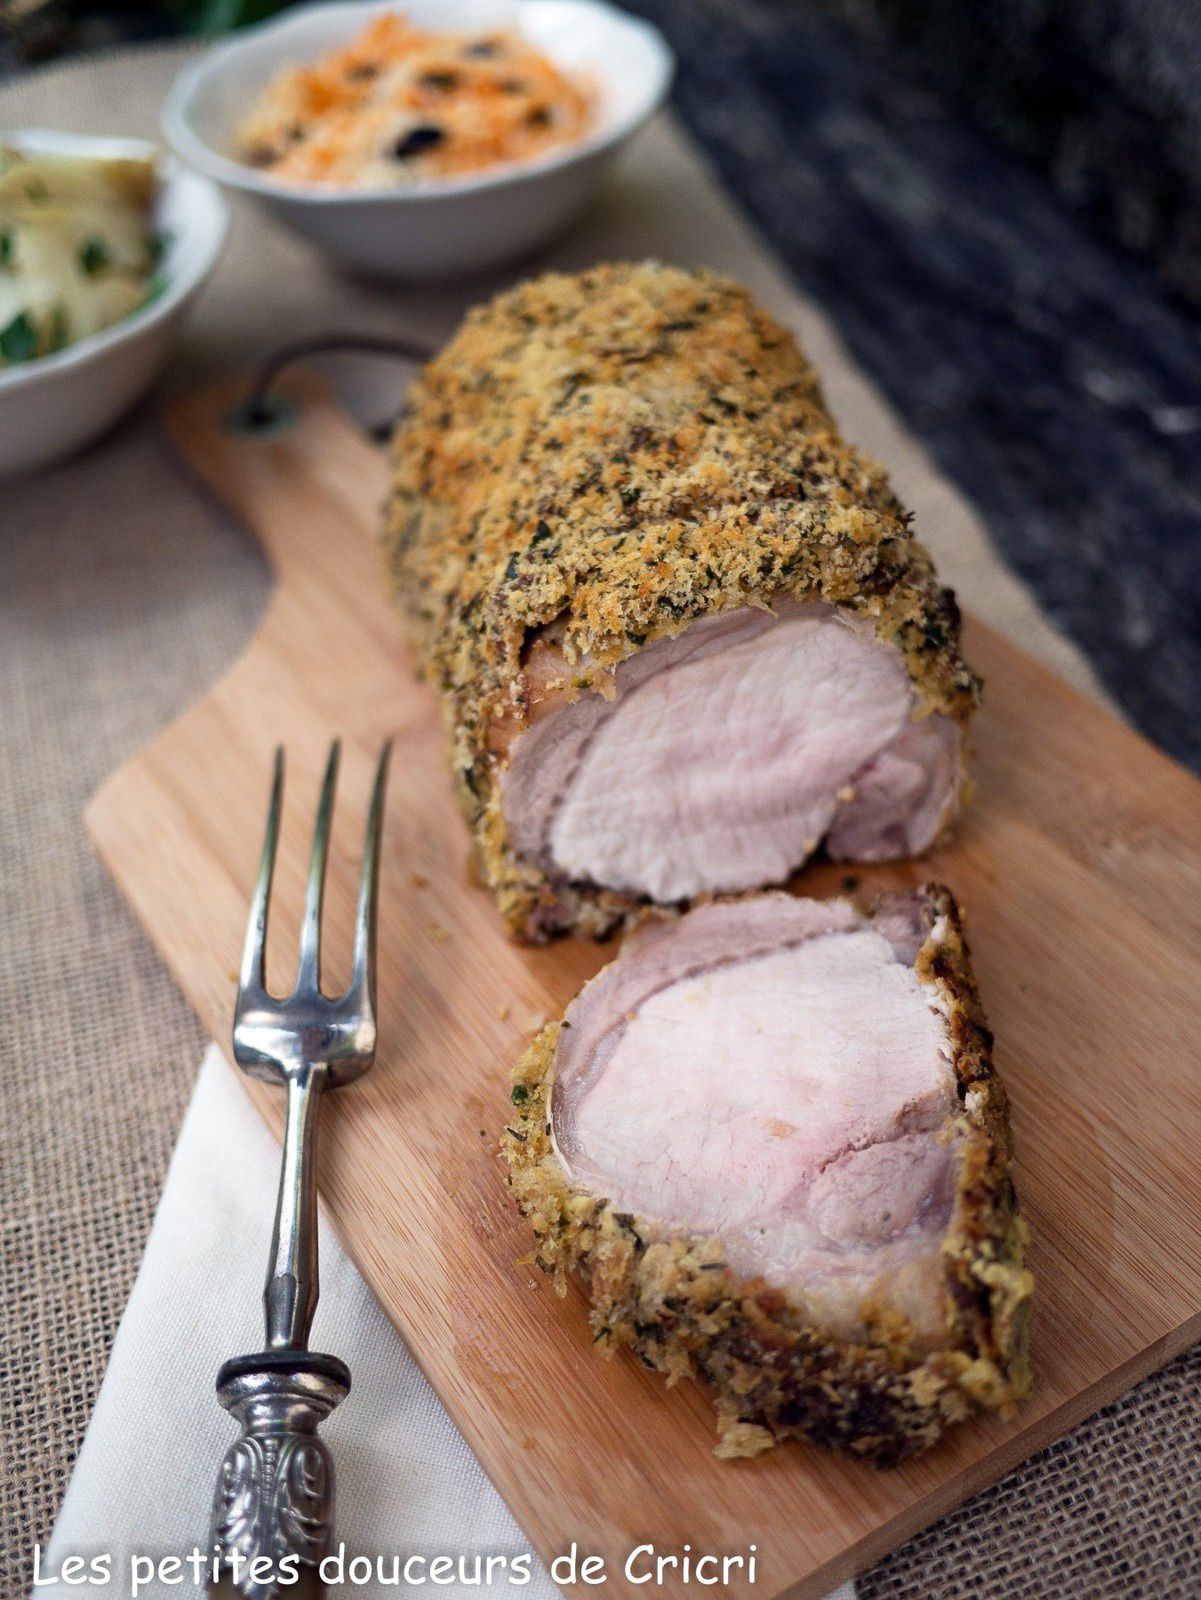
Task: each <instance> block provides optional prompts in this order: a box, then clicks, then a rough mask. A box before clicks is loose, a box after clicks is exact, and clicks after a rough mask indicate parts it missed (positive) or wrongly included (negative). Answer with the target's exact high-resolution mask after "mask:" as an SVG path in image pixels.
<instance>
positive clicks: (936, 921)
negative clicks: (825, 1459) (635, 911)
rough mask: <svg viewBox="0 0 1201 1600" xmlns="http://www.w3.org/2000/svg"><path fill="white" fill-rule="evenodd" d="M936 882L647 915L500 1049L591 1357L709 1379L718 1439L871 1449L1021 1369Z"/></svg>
mask: <svg viewBox="0 0 1201 1600" xmlns="http://www.w3.org/2000/svg"><path fill="white" fill-rule="evenodd" d="M991 1042H992V1041H991V1035H990V1034H989V1032H988V1029H987V1027H986V1025H985V1022H984V1016H983V1013H982V1011H981V1009H980V1003H979V999H978V996H977V994H976V988H975V983H974V981H973V979H972V974H971V967H970V962H969V957H968V951H967V945H966V943H965V941H964V938H963V929H962V922H961V920H960V916H959V911H958V908H957V907H956V905H955V902H954V899H953V898H952V896H951V894H950V892H949V891H948V890H946V889H943V888H940V887H939V886H937V885H932V886H930V887H928V888H926V889H923V890H918V891H913V892H909V893H902V894H893V895H886V896H884V897H882V898H881V899H880V900H879V901H878V902H877V903H876V905H875V906H874V908H873V909H872V910H871V911H870V912H865V911H863V910H861V909H860V908H859V907H857V906H856V905H854V904H853V903H852V902H850V901H849V900H845V899H843V900H826V901H819V900H801V899H794V898H793V897H791V896H790V895H787V894H781V893H770V894H758V895H752V896H744V897H741V898H738V899H731V900H721V901H712V902H708V903H706V904H703V905H700V906H698V907H695V908H694V909H693V910H691V911H689V912H687V913H685V914H684V915H682V916H670V915H668V914H665V913H654V914H648V915H645V916H644V917H643V919H642V920H641V922H640V923H639V925H638V926H637V927H636V928H635V929H634V930H633V931H632V932H631V933H630V934H629V935H628V936H627V938H626V941H625V943H624V945H623V947H622V950H621V953H620V955H619V956H618V957H617V959H616V960H615V961H613V962H611V963H610V964H609V966H607V967H605V968H604V969H603V970H602V971H601V972H600V973H598V974H597V976H596V977H595V978H593V979H592V981H591V982H590V983H587V984H585V986H584V987H583V989H581V990H580V992H579V994H578V995H577V996H576V998H575V999H574V1000H573V1001H572V1003H571V1005H570V1006H569V1007H568V1009H567V1012H566V1014H565V1015H564V1018H563V1020H562V1022H561V1023H560V1024H557V1025H551V1026H549V1027H547V1028H544V1029H543V1030H542V1032H541V1033H540V1034H539V1035H538V1036H537V1037H536V1038H535V1039H534V1040H533V1042H532V1043H531V1045H530V1047H529V1049H528V1050H527V1051H526V1053H525V1055H524V1056H523V1058H522V1060H521V1062H520V1063H519V1065H518V1067H517V1069H516V1071H515V1073H514V1079H513V1087H512V1120H511V1124H510V1126H509V1127H508V1128H507V1129H506V1134H505V1140H504V1150H505V1155H506V1157H507V1160H508V1165H509V1183H510V1186H511V1187H512V1190H513V1193H514V1196H515V1198H516V1200H517V1203H518V1205H519V1206H520V1208H521V1210H522V1212H523V1213H524V1214H525V1216H526V1217H527V1218H528V1219H529V1221H530V1223H531V1224H532V1226H533V1229H534V1234H535V1240H536V1244H535V1252H534V1259H535V1260H537V1261H538V1262H539V1264H540V1265H541V1266H542V1267H543V1268H544V1269H545V1270H546V1271H547V1272H549V1273H551V1274H552V1275H553V1277H554V1279H555V1282H556V1285H557V1286H558V1287H559V1289H560V1290H561V1291H562V1290H564V1288H565V1280H566V1274H567V1272H568V1271H569V1270H570V1271H574V1272H575V1273H577V1274H578V1275H579V1276H580V1277H581V1278H582V1280H583V1282H584V1283H585V1285H586V1287H587V1290H588V1295H589V1299H590V1302H591V1307H592V1313H591V1314H592V1324H593V1330H594V1334H595V1338H596V1342H597V1345H598V1348H599V1349H600V1350H601V1351H602V1353H606V1354H607V1353H610V1352H611V1351H613V1350H615V1349H619V1348H621V1347H623V1346H624V1347H626V1348H629V1349H632V1350H634V1351H635V1352H636V1353H637V1354H638V1356H639V1357H640V1358H641V1359H642V1360H643V1361H644V1362H645V1363H646V1364H647V1365H648V1366H650V1367H653V1368H655V1369H657V1370H658V1371H660V1372H662V1373H664V1374H665V1375H666V1376H667V1377H668V1378H669V1379H673V1380H674V1379H676V1378H679V1377H682V1376H684V1375H685V1374H694V1375H700V1376H703V1377H705V1378H707V1379H709V1380H710V1382H712V1384H713V1385H714V1387H715V1390H716V1399H717V1412H718V1430H719V1435H720V1442H719V1445H718V1453H719V1454H721V1455H725V1456H736V1455H750V1454H754V1453H755V1452H756V1451H758V1450H762V1449H765V1448H767V1447H768V1446H769V1445H771V1444H774V1443H775V1442H776V1441H777V1440H779V1439H781V1438H783V1437H786V1436H787V1435H789V1434H795V1433H803V1434H806V1435H808V1436H809V1437H810V1438H812V1439H815V1440H817V1441H819V1442H821V1443H824V1444H829V1445H834V1446H837V1447H839V1448H842V1449H846V1450H849V1451H852V1452H853V1453H855V1454H857V1455H860V1456H864V1457H866V1458H868V1459H870V1460H872V1461H875V1462H877V1463H878V1464H880V1465H891V1464H893V1463H895V1462H897V1461H900V1460H902V1459H904V1458H905V1457H906V1456H908V1455H911V1454H912V1453H913V1452H914V1451H916V1450H921V1449H924V1448H925V1447H926V1446H928V1445H930V1444H932V1443H933V1442H934V1440H935V1439H937V1438H938V1436H939V1435H940V1433H941V1432H942V1430H943V1429H944V1428H945V1427H946V1426H947V1425H948V1424H950V1423H953V1422H959V1421H962V1420H963V1418H965V1417H966V1416H968V1415H969V1414H970V1413H971V1412H973V1411H980V1410H992V1409H999V1410H1001V1411H1004V1412H1007V1411H1009V1410H1010V1409H1011V1408H1012V1406H1013V1404H1014V1402H1015V1401H1016V1400H1017V1399H1019V1398H1020V1397H1021V1396H1022V1395H1023V1394H1025V1393H1026V1392H1027V1390H1028V1388H1029V1385H1030V1374H1029V1364H1028V1356H1027V1348H1028V1329H1029V1308H1030V1298H1031V1293H1032V1286H1033V1280H1032V1278H1031V1276H1030V1273H1029V1271H1028V1270H1027V1269H1026V1267H1025V1264H1024V1253H1025V1246H1026V1228H1025V1224H1024V1222H1023V1221H1022V1218H1021V1215H1020V1213H1019V1211H1018V1206H1017V1197H1016V1194H1015V1191H1014V1184H1013V1179H1012V1175H1011V1172H1010V1137H1009V1125H1008V1115H1007V1106H1006V1100H1005V1092H1004V1089H1003V1087H1002V1085H1001V1084H1000V1082H999V1080H998V1079H997V1076H996V1073H995V1072H994V1071H993V1067H992V1061H991V1055H990V1050H991Z"/></svg>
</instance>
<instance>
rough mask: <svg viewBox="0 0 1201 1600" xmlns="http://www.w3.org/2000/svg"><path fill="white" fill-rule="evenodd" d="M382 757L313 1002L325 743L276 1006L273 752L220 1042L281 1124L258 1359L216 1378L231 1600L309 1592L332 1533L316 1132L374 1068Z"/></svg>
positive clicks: (225, 1576) (219, 1499)
mask: <svg viewBox="0 0 1201 1600" xmlns="http://www.w3.org/2000/svg"><path fill="white" fill-rule="evenodd" d="M390 748H391V747H390V746H385V748H384V750H383V753H382V754H381V756H380V759H379V765H378V767H377V769H376V774H375V786H374V789H373V791H372V795H371V809H370V811H369V813H368V816H367V837H366V842H365V844H364V847H363V867H362V876H361V879H360V883H359V900H358V912H357V917H356V925H355V944H354V969H353V972H352V974H351V980H350V987H349V989H348V990H347V991H346V993H345V994H344V995H341V996H340V997H338V998H337V999H330V998H328V997H327V996H326V995H325V994H323V993H322V990H321V907H322V902H323V900H324V895H325V864H326V859H327V857H328V855H329V835H330V821H331V818H332V815H333V808H334V789H335V786H336V784H337V777H338V755H339V745H338V742H337V741H336V740H335V741H334V744H333V746H332V747H331V749H330V754H329V762H328V764H327V765H326V769H325V780H324V782H323V784H322V786H321V800H320V803H319V805H318V807H317V822H316V826H315V828H314V830H313V848H312V854H311V857H310V861H309V881H308V889H307V891H306V894H305V902H304V917H303V921H302V924H301V935H300V963H299V968H298V971H297V975H296V984H295V987H294V989H293V990H292V993H291V994H290V995H288V997H287V998H286V999H282V1000H277V999H275V998H274V997H273V996H271V995H270V994H268V993H267V982H266V978H267V969H266V945H267V912H268V907H269V905H270V900H271V879H272V875H273V872H274V867H275V852H276V846H277V844H278V841H279V818H280V808H281V804H282V801H283V789H284V757H283V751H282V750H277V751H276V753H275V776H274V781H273V783H272V786H271V806H270V809H269V811H268V813H267V832H266V837H265V838H264V840H263V855H262V861H261V863H260V866H259V875H258V881H257V883H256V884H255V889H254V897H253V899H252V901H251V905H250V921H249V925H248V926H247V929H246V946H245V950H244V952H243V955H242V970H241V975H240V978H239V982H238V998H237V1005H236V1008H235V1011H234V1031H233V1043H234V1059H235V1060H236V1061H237V1063H238V1065H239V1066H240V1067H241V1068H242V1070H243V1072H247V1073H249V1074H250V1076H251V1077H252V1078H261V1079H262V1080H264V1081H265V1082H268V1083H281V1082H282V1083H283V1084H284V1086H285V1088H286V1089H287V1095H288V1101H287V1122H286V1125H285V1128H284V1147H283V1160H282V1164H281V1168H280V1177H279V1197H278V1200H277V1201H276V1207H275V1229H274V1232H273V1233H272V1236H271V1261H270V1265H269V1266H268V1269H267V1282H266V1285H265V1287H264V1289H263V1307H264V1312H265V1321H266V1342H265V1346H264V1348H263V1349H262V1350H260V1351H258V1352H256V1353H255V1354H253V1355H247V1356H238V1357H236V1358H235V1359H234V1360H233V1361H227V1362H226V1363H225V1365H224V1366H223V1367H222V1368H221V1371H220V1372H219V1373H218V1374H217V1398H218V1399H219V1400H220V1402H221V1404H222V1405H223V1406H224V1407H225V1409H226V1410H227V1411H229V1412H232V1413H233V1415H234V1416H235V1417H236V1418H237V1419H238V1421H239V1422H240V1423H241V1425H242V1432H241V1435H240V1437H239V1438H238V1440H237V1441H236V1442H235V1443H234V1444H232V1445H231V1446H230V1448H229V1450H228V1451H227V1452H226V1455H225V1459H224V1461H223V1462H222V1465H221V1474H220V1477H219V1479H218V1483H217V1493H216V1497H215V1499H214V1502H213V1521H212V1542H213V1546H214V1547H215V1549H214V1551H213V1554H214V1556H215V1559H216V1561H217V1563H218V1566H219V1570H220V1574H221V1576H220V1579H219V1580H218V1581H217V1583H216V1584H215V1585H214V1591H215V1592H217V1593H227V1594H228V1593H234V1592H238V1593H241V1594H243V1595H245V1596H247V1597H248V1600H274V1597H275V1596H276V1595H277V1594H280V1593H282V1594H285V1595H287V1596H290V1597H295V1600H298V1597H299V1596H301V1595H304V1594H315V1593H320V1587H319V1585H318V1584H317V1582H316V1577H317V1574H316V1568H317V1567H318V1566H319V1564H320V1562H321V1559H322V1557H323V1556H324V1555H325V1554H326V1552H327V1551H328V1549H329V1547H330V1542H331V1537H332V1532H333V1513H334V1472H333V1463H332V1461H331V1459H330V1455H329V1451H328V1450H327V1449H326V1447H325V1444H324V1443H323V1441H322V1440H321V1439H320V1438H319V1437H318V1434H317V1426H318V1424H319V1423H320V1422H321V1421H322V1420H323V1419H324V1418H325V1417H326V1416H328V1415H329V1413H330V1412H331V1411H332V1410H333V1409H334V1407H335V1406H337V1405H338V1404H339V1403H340V1402H341V1401H342V1400H344V1399H345V1398H346V1395H347V1394H348V1393H349V1391H350V1373H349V1371H348V1370H347V1368H346V1365H345V1363H344V1362H341V1361H339V1360H338V1359H337V1357H336V1356H328V1355H319V1354H317V1353H316V1352H314V1351H310V1350H309V1348H308V1340H309V1329H310V1328H311V1326H312V1321H313V1312H314V1311H315V1310H316V1307H317V1297H318V1293H319V1286H318V1277H317V1125H318V1116H319V1112H320V1108H321V1097H322V1095H323V1094H324V1092H325V1090H326V1089H336V1088H338V1087H339V1085H341V1084H344V1083H350V1082H351V1081H352V1080H353V1079H355V1078H358V1077H361V1076H362V1074H363V1073H364V1072H366V1071H367V1069H368V1067H370V1066H371V1063H372V1062H373V1060H374V1059H375V1035H376V1027H375V925H376V900H377V897H378V886H379V852H380V830H381V826H382V822H383V809H384V785H385V781H386V777H387V770H388V756H389V751H390ZM256 1562H257V1563H258V1566H257V1568H256V1567H255V1565H254V1563H256ZM281 1564H282V1565H281ZM297 1574H298V1575H299V1580H300V1581H299V1583H298V1582H297ZM289 1579H290V1580H291V1581H289Z"/></svg>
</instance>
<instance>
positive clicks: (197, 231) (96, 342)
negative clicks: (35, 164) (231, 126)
mask: <svg viewBox="0 0 1201 1600" xmlns="http://www.w3.org/2000/svg"><path fill="white" fill-rule="evenodd" d="M4 141H5V142H6V143H8V144H14V145H17V146H18V147H19V148H21V149H26V150H44V151H50V152H53V153H55V154H60V155H78V156H137V157H144V156H154V155H155V150H154V147H153V145H149V144H145V143H143V142H142V141H141V140H137V139H91V138H84V137H81V136H78V135H76V134H70V133H50V132H45V131H42V130H40V129H39V130H35V129H23V130H21V131H20V132H17V133H6V134H5V135H4ZM159 172H160V175H161V183H160V187H159V196H158V204H157V211H156V223H157V225H158V227H160V228H161V229H162V231H163V233H164V236H165V238H166V249H165V251H164V252H163V258H162V262H161V264H160V267H159V271H160V272H161V273H162V274H163V276H164V278H165V280H166V286H165V288H164V289H163V291H162V292H161V293H160V294H158V295H156V296H155V298H154V299H153V300H152V301H151V302H150V304H149V305H147V306H143V307H142V309H141V310H140V311H135V312H134V313H133V315H132V316H129V317H124V318H122V320H121V321H120V322H115V323H114V324H113V325H112V327H111V328H105V329H103V330H102V331H101V332H100V333H94V334H91V335H89V336H88V337H87V338H86V339H79V340H77V341H76V343H75V344H71V345H68V346H67V347H66V349H65V350H58V351H56V352H55V353H54V354H53V355H48V356H39V357H38V358H37V359H35V360H33V361H22V362H19V363H18V364H17V365H15V366H12V367H5V368H3V369H0V476H3V477H11V476H12V475H14V474H15V473H18V472H28V471H31V470H32V469H33V468H35V467H44V466H46V465H48V464H49V463H50V462H51V461H57V460H60V459H61V458H62V457H63V456H68V455H71V454H72V453H73V452H74V451H76V450H79V449H81V448H82V446H83V445H85V444H88V443H90V441H91V440H93V439H95V438H98V437H99V435H100V434H102V433H103V432H104V431H105V430H106V429H107V428H109V427H111V426H112V424H113V423H114V422H116V421H117V419H118V418H119V417H121V416H122V415H123V414H124V413H125V412H126V411H128V410H129V408H130V407H131V406H132V405H133V404H134V402H135V401H136V400H138V399H140V398H141V396H142V395H143V394H144V393H145V392H146V390H147V389H148V388H149V387H150V385H151V383H152V382H153V381H154V378H155V377H156V376H157V374H158V372H159V370H160V368H161V367H162V365H163V363H164V362H165V361H166V359H167V356H168V354H169V352H170V349H171V345H172V343H173V341H174V339H175V336H176V333H177V332H178V331H179V326H180V323H181V322H182V321H183V318H184V315H185V313H186V312H187V309H188V306H189V304H190V303H191V301H192V299H193V297H194V296H195V294H196V292H197V290H198V289H199V288H200V286H201V284H202V283H203V282H204V280H205V278H207V277H208V275H209V273H210V272H211V271H212V269H213V267H214V266H215V265H216V263H217V258H218V256H219V255H220V253H221V246H222V244H223V243H224V240H225V230H226V224H227V220H228V214H227V211H226V206H225V202H224V200H223V199H222V198H221V195H220V193H219V192H218V190H217V188H216V186H215V185H214V184H212V183H210V182H209V180H208V179H207V178H201V177H198V176H197V175H196V174H195V173H193V172H188V171H186V170H185V169H184V168H183V167H181V166H180V165H179V163H178V162H176V161H172V160H170V159H167V160H162V159H159Z"/></svg>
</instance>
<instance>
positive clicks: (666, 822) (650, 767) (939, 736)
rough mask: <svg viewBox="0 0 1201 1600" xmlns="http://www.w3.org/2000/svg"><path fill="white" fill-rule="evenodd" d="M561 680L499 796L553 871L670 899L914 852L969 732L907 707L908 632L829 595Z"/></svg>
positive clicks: (726, 621) (939, 810) (945, 811)
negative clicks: (816, 863) (897, 643)
mask: <svg viewBox="0 0 1201 1600" xmlns="http://www.w3.org/2000/svg"><path fill="white" fill-rule="evenodd" d="M613 690H614V692H613V696H612V698H611V699H606V698H605V697H604V696H603V695H602V694H600V693H598V692H596V691H594V690H587V691H585V692H584V693H582V694H580V695H579V696H578V697H577V698H574V699H573V698H571V697H570V696H569V695H568V694H565V693H563V694H560V695H559V696H558V697H557V700H555V701H554V702H553V703H552V704H550V705H549V706H546V705H544V706H543V707H542V708H541V709H540V711H539V714H538V715H537V716H536V718H535V719H534V720H533V722H532V725H531V726H530V727H529V728H528V729H527V730H526V731H524V732H521V733H519V734H518V735H517V737H516V738H515V739H514V740H513V741H512V743H511V746H510V747H509V750H508V765H507V768H506V770H505V773H504V776H503V778H502V807H503V811H504V816H505V821H506V823H507V825H508V830H509V834H510V837H511V839H512V841H513V844H514V846H515V847H516V849H517V850H518V851H520V852H521V853H522V854H523V855H524V856H526V857H527V858H528V859H530V860H532V861H534V862H537V863H538V864H539V865H540V866H541V867H543V868H544V869H545V870H546V871H547V872H548V873H549V874H551V875H552V876H556V877H558V878H559V879H563V880H567V881H569V882H573V883H586V884H593V885H597V886H599V887H601V888H605V889H611V890H616V891H619V892H622V893H625V894H629V895H636V896H645V897H647V898H649V899H652V900H656V901H660V902H664V903H670V902H673V901H682V900H689V899H692V898H693V897H695V896H697V895H700V894H704V893H711V892H730V891H737V890H742V889H749V888H756V887H759V886H762V885H764V884H772V883H781V882H783V881H784V880H785V879H787V878H788V877H789V876H790V875H791V874H792V872H794V871H795V870H796V868H797V867H799V866H801V865H802V863H803V862H804V861H805V860H806V859H807V858H808V857H809V856H810V855H811V854H812V853H813V852H814V851H815V850H816V849H817V847H818V845H819V844H820V843H821V842H822V841H823V840H826V841H827V844H828V848H829V850H830V853H831V854H832V855H835V856H837V857H838V858H840V859H847V860H850V859H854V860H863V861H878V860H884V859H887V858H890V857H895V856H903V855H912V854H918V853H920V852H921V851H923V850H925V849H927V848H928V847H929V846H930V844H932V843H933V841H934V839H935V838H936V837H937V835H938V833H939V830H940V829H941V828H942V826H943V824H944V822H945V821H946V819H947V817H948V816H949V814H950V812H951V810H952V808H953V806H954V804H955V799H956V795H957V793H958V786H959V781H960V760H959V753H960V734H959V729H958V727H957V725H956V724H955V723H954V722H953V721H952V720H951V719H950V718H949V717H946V716H942V715H940V714H938V713H933V714H931V715H929V716H928V717H926V718H925V719H924V720H923V721H921V722H915V721H914V720H913V691H912V688H911V685H910V681H909V674H908V671H907V669H906V666H905V661H904V658H903V657H902V655H901V654H900V652H899V651H898V650H895V649H893V648H892V647H891V646H890V645H887V644H884V643H882V642H881V641H880V640H879V639H878V638H877V637H876V635H875V633H874V632H873V630H872V628H871V626H870V624H869V623H867V622H864V621H862V620H860V619H857V618H856V617H854V616H853V615H852V614H851V613H850V612H847V611H844V610H841V609H839V608H838V607H835V606H830V605H825V604H822V603H820V602H808V603H800V604H798V603H796V602H791V601H783V602H780V603H779V604H778V605H777V606H776V607H775V608H774V609H773V610H771V611H768V610H764V609H760V608H752V607H743V608H740V609H736V610H733V611H730V612H725V613H720V614H718V615H716V616H713V617H707V618H703V619H702V620H701V621H699V622H696V623H694V624H693V626H692V627H690V628H689V629H688V630H687V631H686V632H685V633H683V634H681V635H678V636H677V637H675V638H672V639H664V640H660V641H659V642H657V643H655V644H652V645H649V646H647V647H646V648H645V649H644V650H642V651H640V652H639V653H638V654H637V655H636V656H633V657H631V658H630V659H629V660H627V661H625V662H623V663H622V664H621V666H619V667H618V669H617V671H616V674H615V676H614V683H613Z"/></svg>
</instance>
